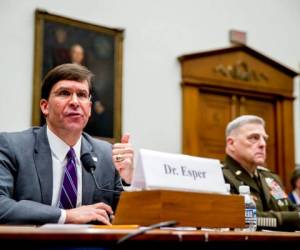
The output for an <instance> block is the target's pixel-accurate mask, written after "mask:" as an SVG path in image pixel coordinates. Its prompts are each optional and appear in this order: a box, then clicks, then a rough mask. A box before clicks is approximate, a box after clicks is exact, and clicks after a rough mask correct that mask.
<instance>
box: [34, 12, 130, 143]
mask: <svg viewBox="0 0 300 250" xmlns="http://www.w3.org/2000/svg"><path fill="white" fill-rule="evenodd" d="M123 39H124V30H122V29H115V28H107V27H103V26H99V25H95V24H91V23H86V22H82V21H78V20H75V19H71V18H67V17H63V16H58V15H54V14H50V13H48V12H45V11H43V10H36V11H35V47H34V51H35V54H34V77H33V101H32V125H33V126H41V125H42V124H43V123H44V119H43V116H42V114H41V111H40V106H39V102H40V98H41V83H42V79H43V77H44V76H45V74H46V73H47V72H48V71H49V70H50V69H51V68H53V67H55V66H57V65H59V64H62V63H71V62H73V60H74V61H76V60H77V61H78V62H79V61H80V63H81V64H83V65H84V66H86V67H87V68H89V69H90V70H91V71H92V72H93V73H94V74H95V80H94V82H93V93H92V102H93V106H92V115H91V118H90V120H89V122H88V124H87V126H86V128H85V131H86V132H88V133H89V134H90V135H92V136H95V137H100V138H104V139H106V140H108V141H111V142H114V141H116V140H120V137H121V110H122V106H121V105H122V61H123ZM76 50H77V51H76ZM76 53H77V54H76Z"/></svg>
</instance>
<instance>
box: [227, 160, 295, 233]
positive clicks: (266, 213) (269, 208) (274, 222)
mask: <svg viewBox="0 0 300 250" xmlns="http://www.w3.org/2000/svg"><path fill="white" fill-rule="evenodd" d="M222 169H223V174H224V177H225V181H226V182H227V183H229V184H230V191H231V193H234V194H238V193H239V186H240V185H247V186H249V187H250V192H251V195H252V197H253V199H254V200H255V203H256V207H257V217H258V227H259V228H269V229H277V230H288V231H290V230H299V229H300V217H299V212H298V210H297V207H296V206H295V205H293V204H292V202H291V201H290V200H289V199H288V196H287V195H286V193H285V192H284V191H283V190H284V189H283V187H282V184H281V181H280V179H279V177H278V176H277V175H276V174H274V173H272V172H271V171H270V170H268V169H266V168H264V167H257V169H256V173H255V175H253V177H251V176H250V174H249V173H248V172H247V171H246V170H245V169H244V168H243V167H241V165H240V164H239V163H238V162H236V161H235V160H234V159H232V158H231V157H229V156H226V158H225V162H224V166H223V168H222Z"/></svg>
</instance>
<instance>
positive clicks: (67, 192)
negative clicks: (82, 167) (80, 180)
mask: <svg viewBox="0 0 300 250" xmlns="http://www.w3.org/2000/svg"><path fill="white" fill-rule="evenodd" d="M76 202H77V174H76V158H75V152H74V149H73V148H70V150H69V152H68V154H67V165H66V167H65V174H64V180H63V184H62V187H61V192H60V201H59V207H60V208H64V209H70V208H75V207H76Z"/></svg>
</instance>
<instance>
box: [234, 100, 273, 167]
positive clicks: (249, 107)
mask: <svg viewBox="0 0 300 250" xmlns="http://www.w3.org/2000/svg"><path fill="white" fill-rule="evenodd" d="M239 103H240V105H239V106H240V115H248V114H250V115H257V116H260V117H262V118H263V119H264V120H265V123H266V132H267V134H268V135H269V138H268V142H267V162H266V167H268V168H269V169H270V170H272V171H275V172H276V171H277V166H276V162H278V161H277V159H276V148H277V147H276V142H277V140H276V112H275V111H276V103H275V102H274V101H273V100H272V99H270V100H268V99H264V100H262V99H258V98H255V99H254V98H249V97H246V96H241V97H240V101H239Z"/></svg>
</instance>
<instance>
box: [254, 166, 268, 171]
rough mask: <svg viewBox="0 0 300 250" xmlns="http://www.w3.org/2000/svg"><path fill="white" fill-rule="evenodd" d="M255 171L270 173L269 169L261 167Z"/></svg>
mask: <svg viewBox="0 0 300 250" xmlns="http://www.w3.org/2000/svg"><path fill="white" fill-rule="evenodd" d="M257 169H258V170H261V171H266V172H271V171H270V169H268V168H265V167H262V166H258V167H257Z"/></svg>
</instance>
